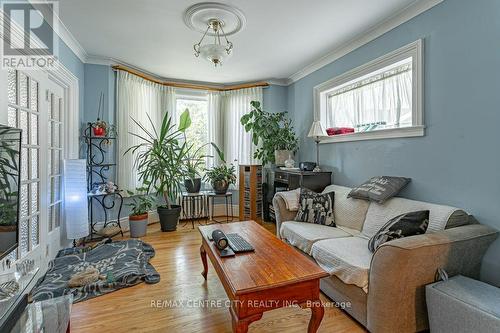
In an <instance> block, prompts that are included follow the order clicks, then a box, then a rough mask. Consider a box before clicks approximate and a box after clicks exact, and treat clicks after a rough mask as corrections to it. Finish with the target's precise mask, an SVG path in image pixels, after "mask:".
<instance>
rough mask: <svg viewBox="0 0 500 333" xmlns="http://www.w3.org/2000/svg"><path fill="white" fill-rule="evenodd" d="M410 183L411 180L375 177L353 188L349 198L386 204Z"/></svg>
mask: <svg viewBox="0 0 500 333" xmlns="http://www.w3.org/2000/svg"><path fill="white" fill-rule="evenodd" d="M410 181H411V179H410V178H405V177H391V176H379V177H373V178H371V179H370V180H368V181H366V182H364V183H363V184H361V185H359V186H357V187H355V188H353V189H352V190H351V192H350V193H349V197H350V198H356V199H364V200H370V201H375V202H378V203H384V202H385V201H387V200H388V199H390V198H392V197H393V196H395V195H396V194H398V193H399V191H401V190H402V189H403V187H405V186H406V185H408V183H409V182H410Z"/></svg>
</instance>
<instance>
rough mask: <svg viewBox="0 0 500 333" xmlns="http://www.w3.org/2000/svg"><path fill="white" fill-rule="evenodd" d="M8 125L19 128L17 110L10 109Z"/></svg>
mask: <svg viewBox="0 0 500 333" xmlns="http://www.w3.org/2000/svg"><path fill="white" fill-rule="evenodd" d="M7 110H8V111H7V112H8V121H7V122H8V125H9V126H10V127H17V109H16V108H13V107H11V106H9V107H8V109H7Z"/></svg>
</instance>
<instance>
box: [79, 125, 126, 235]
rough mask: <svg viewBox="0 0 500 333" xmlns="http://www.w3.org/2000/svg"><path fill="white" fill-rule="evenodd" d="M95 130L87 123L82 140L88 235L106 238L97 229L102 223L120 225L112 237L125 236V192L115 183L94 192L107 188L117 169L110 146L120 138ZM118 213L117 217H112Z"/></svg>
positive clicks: (104, 224)
mask: <svg viewBox="0 0 500 333" xmlns="http://www.w3.org/2000/svg"><path fill="white" fill-rule="evenodd" d="M92 131H93V127H92V123H87V127H86V128H85V131H84V136H83V140H84V142H85V145H86V148H87V174H88V184H87V190H88V202H89V229H90V236H89V237H88V238H89V240H90V241H94V240H98V239H102V238H104V237H103V236H102V235H100V234H99V232H98V230H97V226H98V225H100V224H102V228H106V227H107V226H110V225H115V226H117V227H118V229H119V232H117V233H115V234H114V235H110V237H114V236H116V235H118V234H121V235H122V236H123V230H122V227H121V224H120V219H121V214H122V208H123V196H122V192H123V191H122V190H120V189H118V187H117V186H116V185H115V186H116V188H113V189H112V190H109V189H107V190H106V189H105V190H104V191H98V192H96V191H95V189H96V187H105V186H106V184H107V182H108V180H109V179H108V177H109V173H110V172H115V171H116V163H115V158H116V157H115V156H114V154H110V149H109V148H108V147H109V146H110V145H111V144H112V143H113V142H117V138H116V137H114V136H113V137H112V136H95V135H94V134H93V132H92ZM106 157H108V158H106ZM110 157H111V158H110ZM97 212H101V214H102V215H101V216H100V217H99V218H96V216H95V214H96V213H97ZM115 216H116V219H114V218H113V217H115Z"/></svg>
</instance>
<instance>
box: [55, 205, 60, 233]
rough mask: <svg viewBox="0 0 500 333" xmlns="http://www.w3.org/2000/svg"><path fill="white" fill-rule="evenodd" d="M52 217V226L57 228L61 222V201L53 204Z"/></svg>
mask: <svg viewBox="0 0 500 333" xmlns="http://www.w3.org/2000/svg"><path fill="white" fill-rule="evenodd" d="M54 217H55V221H54V228H57V227H59V225H60V224H61V203H58V204H56V205H55V211H54Z"/></svg>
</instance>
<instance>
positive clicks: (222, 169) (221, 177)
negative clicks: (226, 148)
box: [205, 151, 236, 194]
mask: <svg viewBox="0 0 500 333" xmlns="http://www.w3.org/2000/svg"><path fill="white" fill-rule="evenodd" d="M218 153H219V155H220V156H221V160H222V163H221V164H220V165H218V166H216V167H213V168H211V169H209V170H206V173H205V179H206V180H207V181H208V182H209V183H210V184H211V185H212V188H213V190H214V192H215V193H216V194H226V192H227V189H228V188H229V185H231V184H235V183H236V169H235V167H234V165H233V164H232V163H231V164H229V165H228V164H227V163H226V161H225V160H224V155H223V154H222V152H220V151H218Z"/></svg>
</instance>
